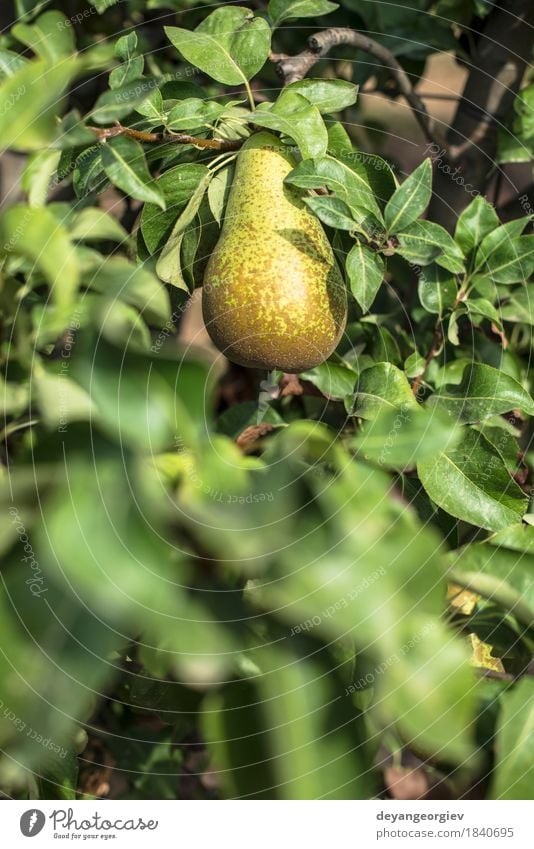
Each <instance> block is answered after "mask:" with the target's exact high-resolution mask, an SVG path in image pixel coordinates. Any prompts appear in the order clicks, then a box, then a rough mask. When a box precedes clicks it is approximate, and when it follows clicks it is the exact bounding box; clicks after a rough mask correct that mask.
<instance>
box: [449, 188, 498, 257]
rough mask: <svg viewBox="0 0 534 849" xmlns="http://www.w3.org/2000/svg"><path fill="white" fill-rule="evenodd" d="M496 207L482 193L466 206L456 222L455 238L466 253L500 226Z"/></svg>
mask: <svg viewBox="0 0 534 849" xmlns="http://www.w3.org/2000/svg"><path fill="white" fill-rule="evenodd" d="M499 223H500V222H499V218H498V215H497V213H496V212H495V209H494V207H493V206H492V205H491V204H490V203H488V201H487V200H486V198H483V197H482V195H478V197H476V198H474V199H473V200H472V201H471V203H470V204H469V205H468V206H466V208H465V209H464V210H463V212H462V214H461V215H460V217H459V218H458V221H457V222H456V230H455V232H454V239H455V241H456V242H457V243H458V245H459V246H460V248H461V249H462V250H463V252H464V254H467V253H469V251H472V250H473V248H476V247H477V246H478V245H479V244H480V243H481V241H482V239H484V237H485V236H487V235H488V233H491V231H492V230H495V228H496V227H498V226H499Z"/></svg>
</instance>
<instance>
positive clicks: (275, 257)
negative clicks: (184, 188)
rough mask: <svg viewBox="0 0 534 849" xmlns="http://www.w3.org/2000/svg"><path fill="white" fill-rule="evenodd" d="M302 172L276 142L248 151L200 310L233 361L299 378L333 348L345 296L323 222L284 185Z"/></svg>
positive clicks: (265, 139) (263, 138) (254, 144)
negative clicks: (293, 174)
mask: <svg viewBox="0 0 534 849" xmlns="http://www.w3.org/2000/svg"><path fill="white" fill-rule="evenodd" d="M294 167H295V161H294V160H293V158H292V157H291V156H290V155H289V154H288V153H287V152H286V149H285V148H284V145H282V143H281V142H280V140H279V139H278V138H276V136H273V135H271V134H270V133H263V132H262V133H257V134H255V135H253V136H251V137H250V138H249V139H248V140H247V141H246V142H245V144H244V145H243V147H242V148H241V150H240V152H239V154H238V156H237V164H236V170H235V176H234V182H233V185H232V188H231V190H230V195H229V198H228V204H227V208H226V215H225V218H224V223H223V227H222V230H221V234H220V237H219V241H218V243H217V245H216V247H215V250H214V252H213V254H212V255H211V257H210V260H209V262H208V265H207V268H206V273H205V276H204V290H203V298H202V303H203V313H204V321H205V324H206V327H207V329H208V333H209V335H210V336H211V339H212V340H213V342H214V343H215V345H216V346H217V348H219V350H220V351H222V352H223V353H224V354H225V355H226V356H227V357H228V359H230V360H232V361H233V362H236V363H240V364H241V365H244V366H248V367H250V368H261V369H268V370H272V369H280V370H282V371H285V372H295V373H298V372H300V371H304V370H305V369H309V368H313V366H316V365H318V364H319V363H322V362H323V361H324V360H325V359H326V358H327V357H328V356H329V355H330V354H331V353H332V351H333V350H334V349H335V347H336V345H337V343H338V342H339V339H340V337H341V334H342V333H343V330H344V328H345V323H346V318H347V293H346V288H345V283H344V281H343V278H342V276H341V273H340V271H339V268H338V266H337V263H336V260H335V257H334V254H333V251H332V248H331V246H330V243H329V241H328V239H327V238H326V234H325V232H324V230H323V228H322V226H321V224H320V222H319V220H318V219H317V218H316V217H315V216H314V215H312V213H311V212H310V211H309V210H308V208H307V206H306V205H305V204H304V203H303V202H302V200H301V198H300V197H299V194H298V192H296V191H295V190H294V189H293V188H292V187H290V186H284V178H285V177H286V176H287V174H288V173H289V172H290V171H291V170H292V169H293V168H294Z"/></svg>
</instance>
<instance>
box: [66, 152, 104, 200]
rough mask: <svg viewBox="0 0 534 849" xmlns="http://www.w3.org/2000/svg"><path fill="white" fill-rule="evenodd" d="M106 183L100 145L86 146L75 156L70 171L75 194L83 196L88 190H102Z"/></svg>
mask: <svg viewBox="0 0 534 849" xmlns="http://www.w3.org/2000/svg"><path fill="white" fill-rule="evenodd" d="M108 184H109V183H108V178H107V176H106V173H105V171H104V166H103V164H102V146H101V145H94V146H93V147H88V148H87V149H86V150H84V151H83V152H82V153H80V155H79V156H78V157H77V158H76V164H75V167H74V171H73V173H72V185H73V188H74V191H75V193H76V196H77V197H79V198H83V197H85V196H86V195H87V194H89V193H90V192H93V191H102V190H103V189H104V188H105V186H107V185H108Z"/></svg>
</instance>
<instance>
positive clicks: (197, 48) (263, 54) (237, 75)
mask: <svg viewBox="0 0 534 849" xmlns="http://www.w3.org/2000/svg"><path fill="white" fill-rule="evenodd" d="M165 32H166V34H167V37H168V38H169V40H170V41H171V42H172V44H174V46H175V47H176V48H177V49H178V50H179V51H180V53H181V54H182V56H183V57H184V59H186V61H188V62H191V64H192V65H194V66H195V67H198V68H200V70H201V71H204V72H205V73H206V74H208V75H209V76H210V77H212V78H213V79H214V80H217V82H220V83H225V85H241V84H242V83H243V82H244V81H245V80H249V79H250V78H251V77H253V76H254V75H255V74H257V73H258V71H259V70H260V69H261V68H262V67H263V65H264V63H265V61H266V59H267V56H268V55H269V49H270V46H271V31H270V27H269V24H268V23H267V21H266V20H265V19H264V18H260V17H254V15H253V13H252V12H251V11H250V10H249V9H245V8H243V7H242V6H227V7H225V8H221V9H216V10H215V11H214V12H212V13H211V14H210V15H208V17H207V18H204V20H203V21H202V23H200V24H199V26H198V27H197V28H196V29H195V30H194V31H193V32H191V30H187V29H180V28H179V27H165Z"/></svg>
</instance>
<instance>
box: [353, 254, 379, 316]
mask: <svg viewBox="0 0 534 849" xmlns="http://www.w3.org/2000/svg"><path fill="white" fill-rule="evenodd" d="M346 271H347V276H348V278H349V284H350V289H351V292H352V294H353V295H354V297H355V298H356V300H357V301H358V303H359V305H360V306H361V308H362V310H363V311H364V312H367V311H368V310H369V309H370V308H371V306H372V304H373V301H374V299H375V298H376V295H377V293H378V290H379V288H380V286H381V285H382V280H383V279H384V271H385V263H384V260H383V259H382V257H381V256H380V255H379V254H377V253H376V252H375V251H372V250H371V249H370V248H367V247H365V246H364V245H362V243H361V242H356V244H355V245H353V247H352V248H351V249H350V251H349V253H348V255H347V262H346Z"/></svg>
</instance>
